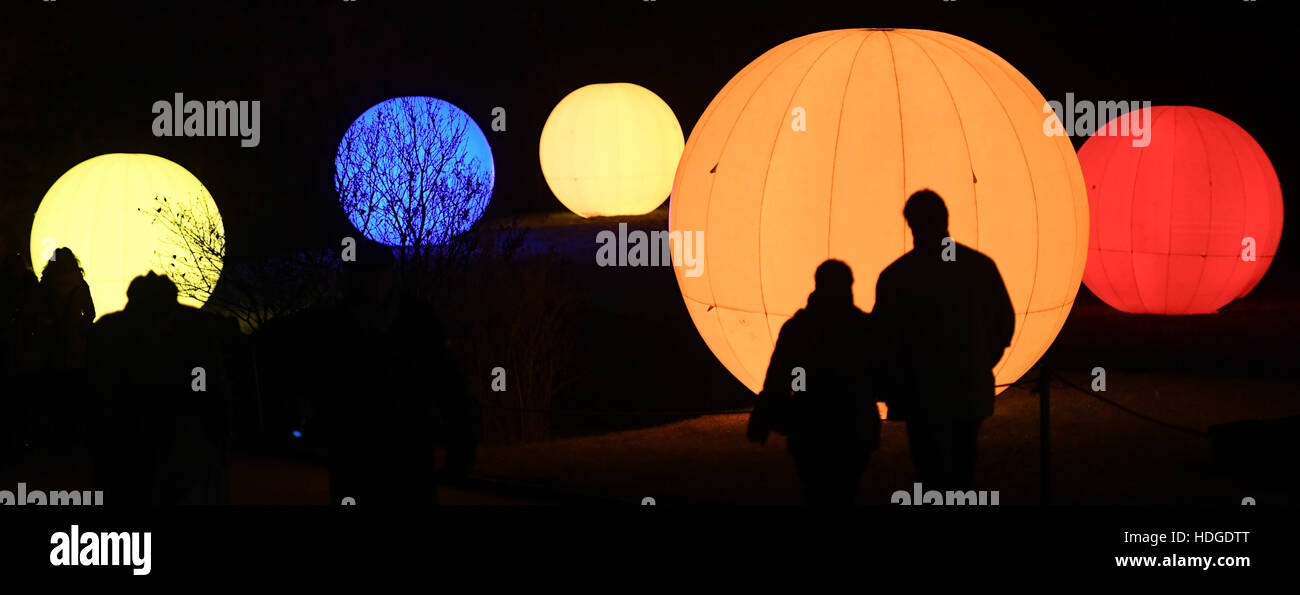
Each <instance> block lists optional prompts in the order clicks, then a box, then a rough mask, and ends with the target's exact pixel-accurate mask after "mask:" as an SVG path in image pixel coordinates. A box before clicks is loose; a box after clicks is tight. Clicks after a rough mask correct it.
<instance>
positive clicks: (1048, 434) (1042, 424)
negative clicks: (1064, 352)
mask: <svg viewBox="0 0 1300 595" xmlns="http://www.w3.org/2000/svg"><path fill="white" fill-rule="evenodd" d="M1038 440H1039V444H1038V462H1039V470H1038V474H1039V475H1038V477H1039V479H1038V481H1039V485H1038V489H1039V498H1040V501H1041V503H1042V504H1043V505H1044V506H1046V505H1049V504H1051V503H1052V371H1051V369H1050V368H1048V367H1047V364H1046V363H1043V364H1042V365H1040V366H1039V367H1038Z"/></svg>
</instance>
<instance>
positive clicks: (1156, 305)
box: [1079, 106, 1282, 314]
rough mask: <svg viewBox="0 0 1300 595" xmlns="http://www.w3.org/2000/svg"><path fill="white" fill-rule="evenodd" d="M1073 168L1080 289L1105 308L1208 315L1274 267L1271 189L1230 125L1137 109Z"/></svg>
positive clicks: (1261, 158)
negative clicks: (1086, 207)
mask: <svg viewBox="0 0 1300 595" xmlns="http://www.w3.org/2000/svg"><path fill="white" fill-rule="evenodd" d="M1144 123H1147V124H1149V126H1144V125H1143V124H1144ZM1134 124H1136V125H1137V126H1134ZM1103 131H1104V132H1106V133H1107V134H1101V132H1103ZM1139 131H1141V132H1140V133H1139ZM1079 163H1080V164H1081V165H1082V166H1083V176H1084V180H1085V181H1086V182H1087V187H1088V202H1089V203H1090V204H1091V207H1092V208H1091V213H1092V227H1091V230H1092V231H1091V238H1090V242H1089V246H1088V266H1087V268H1086V269H1084V274H1083V282H1084V283H1086V284H1087V285H1088V289H1091V290H1092V292H1093V293H1095V294H1097V297H1099V298H1101V299H1102V301H1104V302H1106V303H1107V304H1110V305H1111V306H1112V307H1114V308H1116V309H1118V310H1122V311H1124V312H1134V313H1149V314H1205V313H1210V312H1215V311H1218V309H1219V308H1221V307H1223V306H1224V305H1225V304H1227V303H1228V302H1230V301H1232V300H1234V299H1236V298H1239V297H1243V296H1245V295H1246V294H1247V293H1249V292H1250V290H1251V289H1253V288H1254V287H1255V284H1256V283H1258V282H1259V280H1260V278H1261V277H1263V276H1264V271H1266V270H1268V265H1269V264H1270V263H1272V262H1273V255H1274V254H1275V253H1276V252H1277V244H1278V240H1279V239H1280V238H1281V237H1282V187H1281V185H1279V184H1278V180H1277V173H1276V172H1274V171H1273V165H1272V164H1271V163H1269V160H1268V156H1267V155H1265V154H1264V150H1263V149H1261V148H1260V147H1259V144H1258V143H1256V142H1255V139H1253V138H1251V137H1250V135H1249V134H1247V133H1246V131H1245V130H1242V128H1241V127H1240V126H1238V125H1236V124H1235V123H1233V121H1232V120H1229V119H1227V118H1225V117H1223V116H1220V115H1219V114H1216V113H1214V112H1212V111H1210V110H1206V109H1201V108H1199V107H1186V106H1176V107H1167V106H1156V107H1151V108H1145V109H1142V110H1136V111H1133V112H1129V113H1127V114H1125V115H1123V116H1120V117H1119V118H1116V119H1115V121H1114V122H1113V123H1112V124H1111V125H1108V126H1107V127H1106V128H1104V129H1103V130H1099V131H1098V134H1096V135H1094V136H1092V137H1091V138H1089V139H1088V141H1087V142H1085V143H1084V144H1083V146H1082V147H1080V148H1079Z"/></svg>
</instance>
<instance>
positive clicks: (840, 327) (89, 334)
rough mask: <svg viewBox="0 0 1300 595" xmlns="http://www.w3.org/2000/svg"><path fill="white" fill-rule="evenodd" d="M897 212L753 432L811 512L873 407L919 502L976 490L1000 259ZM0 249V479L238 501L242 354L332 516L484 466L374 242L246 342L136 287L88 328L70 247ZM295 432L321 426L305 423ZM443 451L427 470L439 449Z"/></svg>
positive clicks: (394, 272)
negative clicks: (904, 240) (884, 416)
mask: <svg viewBox="0 0 1300 595" xmlns="http://www.w3.org/2000/svg"><path fill="white" fill-rule="evenodd" d="M903 216H904V218H905V219H906V221H907V224H908V225H909V227H910V229H911V232H912V237H913V248H912V249H911V250H910V251H908V252H907V253H906V254H904V255H903V256H901V257H899V258H898V259H897V260H896V261H894V262H893V263H892V264H890V265H889V266H888V267H886V268H885V269H884V271H882V272H881V273H880V275H879V277H878V279H876V303H875V306H874V308H873V309H872V312H871V313H870V314H868V313H866V312H863V311H862V310H860V309H859V308H858V307H857V306H856V305H855V304H854V297H853V284H854V278H853V271H852V270H851V269H850V268H849V266H848V265H847V264H845V263H844V262H842V261H839V260H827V261H825V262H823V263H821V265H820V266H818V267H817V269H816V271H815V272H814V275H813V277H814V282H815V288H814V290H813V292H812V293H811V294H810V295H809V296H808V302H807V305H806V306H805V307H804V308H803V309H801V310H799V311H798V312H796V313H795V314H794V315H793V316H792V317H791V318H790V320H788V321H787V322H786V323H785V324H784V325H783V326H782V328H781V331H780V333H779V336H778V338H777V341H776V345H775V347H774V349H773V353H772V358H771V362H770V364H769V366H768V370H767V375H766V378H765V381H764V384H763V388H762V391H761V393H760V395H759V396H758V399H757V401H756V404H755V407H754V409H753V412H752V413H751V415H750V418H749V425H748V438H749V440H752V441H754V442H758V443H760V444H762V443H766V441H767V440H768V437H769V435H770V434H771V433H773V432H776V433H779V434H783V435H785V436H787V446H788V450H789V452H790V454H791V455H792V457H793V459H794V465H795V469H796V471H797V474H798V477H799V480H800V482H801V485H802V487H803V491H804V495H805V498H806V500H807V501H808V502H809V503H812V504H850V503H853V502H854V501H855V499H856V498H857V492H858V486H859V484H860V483H861V480H862V477H863V474H864V472H865V471H866V469H867V466H868V462H869V461H870V460H871V457H872V456H873V453H875V452H876V451H877V450H878V448H879V446H880V441H881V428H882V420H881V418H880V415H879V414H878V411H877V408H876V402H877V401H883V402H885V403H887V404H888V406H889V412H890V413H889V416H890V418H891V419H901V420H903V421H905V422H906V427H907V436H908V447H909V450H910V453H911V458H912V463H913V469H914V472H915V475H916V479H917V481H919V482H921V483H922V484H923V485H924V486H925V489H936V490H968V489H971V488H972V486H973V484H974V478H975V469H976V458H977V453H978V435H979V428H980V426H981V424H982V422H983V420H984V419H987V418H988V417H989V416H991V415H992V413H993V397H994V380H993V371H992V370H993V366H995V365H996V363H997V362H998V360H999V359H1000V358H1001V357H1002V354H1003V352H1004V351H1005V349H1006V348H1007V347H1008V345H1009V344H1010V341H1011V337H1012V333H1013V331H1014V329H1015V314H1014V311H1013V309H1012V306H1011V301H1010V298H1009V297H1008V294H1007V290H1006V286H1005V284H1004V283H1003V281H1002V278H1001V275H1000V274H999V272H998V269H997V266H996V265H995V264H994V262H993V261H992V260H991V259H990V258H988V257H987V256H985V255H983V254H981V253H980V252H978V251H977V250H974V249H972V248H969V247H967V246H964V245H962V244H958V243H956V242H954V241H952V239H951V237H950V236H949V232H948V212H947V208H946V206H945V204H944V202H943V199H942V198H941V197H940V196H939V195H938V194H936V193H934V192H932V191H929V190H923V191H920V192H917V193H915V194H913V195H912V196H911V197H910V198H909V199H908V201H907V203H906V206H905V208H904V210H903ZM28 262H29V261H28V259H27V258H26V256H25V255H23V254H21V253H15V254H8V255H6V257H5V259H4V262H3V277H2V278H0V281H2V282H3V291H0V315H2V316H3V318H2V319H0V323H3V328H0V337H2V338H3V351H0V372H2V373H3V375H4V386H5V387H6V389H7V390H6V391H5V396H4V400H3V403H2V405H3V411H0V420H2V423H3V424H4V425H3V426H0V477H9V476H11V475H12V472H13V471H14V461H16V460H18V459H23V458H29V459H30V458H33V457H36V458H40V457H58V456H67V455H74V456H75V455H77V454H81V455H84V456H85V458H88V459H89V460H91V461H93V483H94V488H95V489H97V490H103V491H104V493H105V498H104V499H105V502H106V503H108V504H128V505H160V504H216V503H224V502H227V501H228V499H229V491H228V479H227V476H228V469H229V463H230V460H231V447H232V436H233V429H232V428H233V427H234V412H233V407H232V403H233V402H235V399H234V396H235V395H236V393H240V392H246V391H247V390H248V387H247V386H243V384H245V380H244V379H243V378H241V377H240V374H239V373H237V372H234V371H233V370H234V369H235V368H240V367H244V365H243V363H242V362H241V363H240V364H239V365H232V363H233V362H234V361H235V360H236V359H237V358H238V357H240V355H239V354H240V353H242V352H245V351H247V348H248V347H250V346H255V347H256V353H257V355H256V357H255V358H252V359H253V360H254V363H255V366H254V369H256V370H261V371H262V373H261V374H260V375H257V376H256V382H257V384H258V387H257V389H256V390H259V391H262V392H264V393H266V394H273V395H280V396H282V397H287V398H288V399H289V402H290V403H291V404H290V405H288V406H287V409H288V410H292V411H294V412H295V415H296V416H297V417H298V418H299V419H300V420H303V421H302V422H301V423H299V424H297V426H295V429H294V435H295V436H300V435H301V434H302V433H303V432H304V431H305V432H308V433H310V434H311V435H312V436H313V438H314V439H315V440H316V441H317V442H318V443H319V444H321V445H323V447H324V463H325V467H326V469H327V471H328V476H329V498H330V501H331V502H333V503H336V504H338V503H343V502H345V501H350V502H353V503H358V504H385V505H403V506H407V505H427V504H433V503H436V502H437V500H438V496H437V486H438V485H439V483H440V482H441V481H445V480H455V479H459V478H463V477H465V476H466V475H467V474H468V473H469V471H470V469H471V468H472V466H473V464H474V461H475V452H476V449H477V445H478V441H479V429H480V427H481V423H480V420H481V412H480V410H479V406H478V403H477V401H476V400H475V399H474V398H473V397H472V395H471V394H470V392H469V390H468V388H467V385H466V379H465V378H464V377H463V376H462V375H461V373H460V370H459V367H458V366H457V365H456V359H455V357H454V356H453V352H452V350H451V345H450V344H449V342H448V339H447V336H446V334H445V333H444V332H443V327H442V325H441V323H440V321H439V317H438V312H437V311H436V310H435V309H434V308H433V307H432V305H430V304H429V303H427V302H426V301H425V300H423V299H421V298H419V297H417V295H416V294H415V293H414V292H413V291H411V290H410V285H409V284H407V283H403V278H402V276H403V275H402V268H401V267H399V266H398V264H397V263H396V262H395V261H394V253H393V251H392V250H391V249H390V248H388V247H385V246H379V245H377V244H376V245H370V244H364V245H362V246H359V247H358V252H357V254H356V257H355V258H352V259H345V260H344V262H343V263H342V267H343V269H342V272H343V284H342V289H341V292H340V297H339V299H337V300H334V301H330V302H327V303H319V304H314V305H311V306H310V307H307V308H306V309H304V310H302V311H299V312H297V313H294V314H289V315H286V316H281V317H278V318H276V319H273V320H271V321H269V322H267V323H265V324H264V325H262V327H261V328H259V329H258V330H257V332H256V333H254V335H253V336H252V337H251V338H250V339H245V338H244V337H243V335H242V334H241V333H240V332H239V329H238V327H237V325H236V323H234V322H233V320H232V319H230V318H227V317H224V316H219V315H216V314H212V313H209V312H206V311H203V310H200V309H197V308H193V307H189V306H186V305H183V304H182V303H180V301H179V300H178V291H177V287H176V285H175V284H174V283H173V282H172V281H171V280H169V279H168V278H167V277H166V276H161V275H157V274H155V273H153V272H150V273H148V274H146V275H142V276H139V277H137V278H135V279H134V280H133V281H132V282H131V283H130V286H129V288H128V289H127V303H126V306H125V308H124V309H123V310H122V311H120V312H112V313H107V314H104V315H103V316H102V317H100V319H99V320H98V321H96V311H95V305H94V303H93V301H92V299H91V293H90V288H89V286H88V285H87V282H86V279H85V276H84V272H83V270H82V268H81V265H80V263H79V262H78V260H77V256H76V255H75V254H74V253H73V252H72V251H71V250H69V249H68V248H59V249H57V250H56V251H54V253H53V255H52V257H51V258H50V259H49V261H48V262H47V264H46V265H45V266H44V268H43V270H42V274H41V276H40V280H39V281H37V277H36V276H35V274H34V272H33V270H32V269H31V267H30V266H29V265H28ZM305 420H311V422H310V423H309V424H308V423H306V421H305ZM439 447H441V448H444V449H445V452H446V460H445V462H443V463H442V464H439V461H438V460H437V457H436V455H435V453H436V451H437V449H438V448H439Z"/></svg>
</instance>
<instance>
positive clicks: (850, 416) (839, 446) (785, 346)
mask: <svg viewBox="0 0 1300 595" xmlns="http://www.w3.org/2000/svg"><path fill="white" fill-rule="evenodd" d="M814 280H815V283H816V286H815V289H814V290H813V292H812V293H811V294H810V295H809V296H808V305H807V306H806V307H805V308H803V309H801V310H799V311H798V312H795V314H794V316H792V317H791V318H790V320H788V321H786V323H785V324H784V325H782V326H781V333H780V335H778V337H777V340H776V346H775V348H774V349H773V350H772V360H771V362H770V363H769V364H768V368H767V377H766V378H765V379H764V382H763V391H762V392H761V393H760V394H759V397H758V400H757V402H756V403H755V405H754V411H753V412H752V413H751V414H750V417H749V428H748V435H749V439H750V440H751V441H754V442H758V443H760V444H762V443H765V442H766V441H767V437H768V433H769V432H771V431H776V432H778V433H782V434H786V435H787V436H788V440H787V447H788V448H789V450H790V454H791V455H792V456H793V457H794V461H795V469H796V471H797V472H798V474H799V481H800V484H801V485H802V487H803V491H804V497H805V499H806V500H807V501H808V503H810V504H852V503H853V500H854V497H855V496H856V494H857V490H858V484H859V482H860V481H861V477H862V472H863V471H865V470H866V467H867V461H868V459H870V457H871V453H872V452H873V451H875V450H876V448H877V447H878V446H879V445H880V414H879V413H878V412H877V410H876V404H875V399H874V398H873V397H872V395H871V391H869V390H868V388H867V387H868V382H869V381H870V380H871V378H872V377H873V376H874V375H873V374H871V373H870V371H869V370H870V367H871V366H872V365H874V362H875V357H874V354H873V352H874V348H873V345H872V337H871V328H870V323H871V319H870V317H869V316H868V315H867V314H866V313H865V312H863V311H862V310H859V309H858V308H857V306H855V305H854V304H853V271H852V270H850V269H849V266H848V265H847V264H844V263H843V262H841V261H838V260H827V261H825V262H823V263H822V264H821V265H819V266H818V267H817V271H816V273H815V274H814Z"/></svg>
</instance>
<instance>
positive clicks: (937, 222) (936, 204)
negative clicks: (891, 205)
mask: <svg viewBox="0 0 1300 595" xmlns="http://www.w3.org/2000/svg"><path fill="white" fill-rule="evenodd" d="M903 218H904V219H906V220H907V226H908V227H910V228H912V237H913V239H914V240H915V239H917V238H920V239H922V240H924V241H925V242H926V243H927V244H928V243H930V242H931V240H934V241H935V242H936V244H935V246H936V247H937V245H938V244H937V241H938V239H940V238H944V237H947V236H948V206H947V205H945V204H944V202H943V198H942V197H940V196H939V194H938V193H936V192H935V191H933V190H930V189H929V188H927V189H925V190H919V191H917V192H915V193H913V194H912V196H911V197H909V198H908V199H907V205H905V206H904V207H903ZM914 245H916V243H915V241H914Z"/></svg>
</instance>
